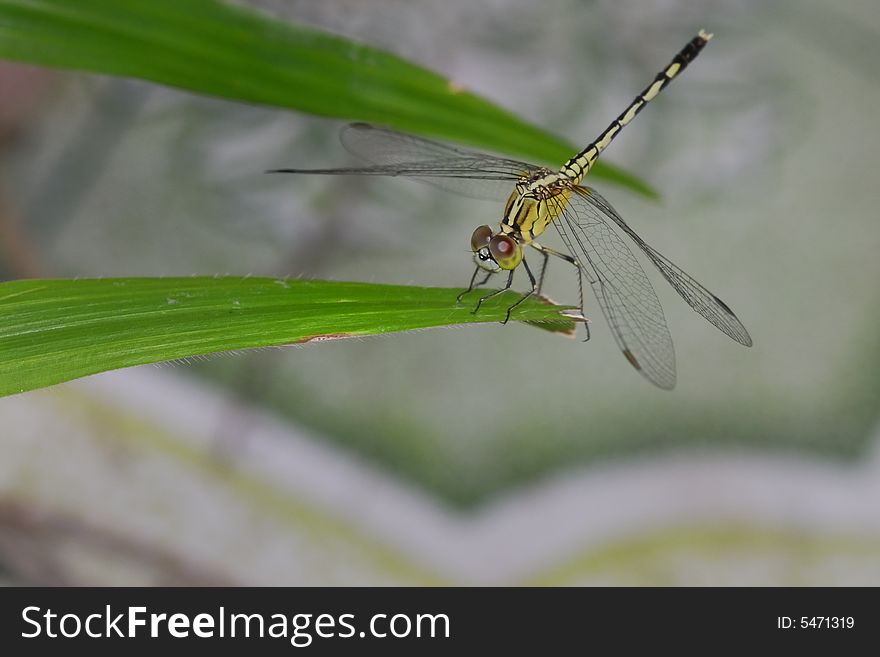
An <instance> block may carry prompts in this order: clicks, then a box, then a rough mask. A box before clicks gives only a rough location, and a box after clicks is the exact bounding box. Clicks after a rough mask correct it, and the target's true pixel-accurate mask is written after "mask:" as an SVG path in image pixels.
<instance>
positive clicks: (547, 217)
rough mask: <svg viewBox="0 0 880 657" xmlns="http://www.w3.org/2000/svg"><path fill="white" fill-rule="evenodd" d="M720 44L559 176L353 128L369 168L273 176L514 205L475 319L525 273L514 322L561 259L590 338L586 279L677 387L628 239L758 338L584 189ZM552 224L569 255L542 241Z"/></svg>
mask: <svg viewBox="0 0 880 657" xmlns="http://www.w3.org/2000/svg"><path fill="white" fill-rule="evenodd" d="M711 38H712V34H710V33H707V32H705V31H704V30H700V32H699V33H698V34H697V36H695V37H694V38H693V39H691V40H690V41H689V42H688V43H687V45H685V46H684V48H682V49H681V50H680V51H679V52H678V54H677V55H675V57H673V59H672V61H671V62H670V63H669V65H668V66H666V68H664V69H663V70H662V71H661V72H660V73H658V74H657V75H656V77H655V78H654V80H653V82H651V84H650V85H649V86H648V87H647V88H645V89H644V90H643V91H642V92H641V93H640V94H639V95H638V96H636V98H635V99H634V100H633V102H632V103H630V105H629V106H628V107H627V108H626V109H625V110H624V111H623V112H622V113H621V114H620V115H619V116H618V117H617V118H616V119H614V121H612V122H611V124H610V125H609V126H608V127H607V128H606V129H605V130H604V131H603V132H602V133H601V134H600V135H599V137H598V138H597V139H596V140H595V141H593V142H592V143H590V144H589V145H588V146H587V147H586V148H584V149H583V150H582V151H581V152H579V153H577V154H576V155H574V156H573V157H572V158H571V159H569V160H568V161H567V162H566V163H565V164H563V165H562V167H561V168H559V169H556V170H554V169H550V168H547V167H544V166H538V165H534V164H529V163H527V162H521V161H518V160H514V159H509V158H505V157H498V156H494V155H488V154H485V153H480V152H477V151H473V150H469V149H466V148H462V147H459V146H453V145H450V144H446V143H441V142H437V141H432V140H429V139H423V138H421V137H416V136H414V135H409V134H404V133H401V132H397V131H394V130H390V129H386V128H382V127H376V126H371V125H368V124H365V123H353V124H350V125H348V126H346V127H345V128H343V129H342V132H341V133H340V139H341V141H342V144H343V146H344V147H345V148H346V149H347V150H348V151H349V152H351V153H352V154H353V155H355V156H356V157H358V158H360V159H361V160H363V161H364V162H366V165H365V166H360V167H349V168H342V169H275V170H273V171H272V172H276V173H295V174H324V175H367V176H402V177H406V178H411V179H415V180H420V181H423V182H428V183H431V184H434V185H437V186H439V187H442V188H444V189H447V190H451V191H454V192H457V193H460V194H463V195H465V196H470V197H475V198H488V199H495V200H499V201H500V200H504V199H505V198H506V204H505V206H504V212H503V214H502V218H501V221H500V223H499V225H498V229H497V230H493V229H492V228H491V227H490V226H488V225H484V226H479V227H478V228H477V229H476V230H474V232H473V234H472V236H471V250H472V251H473V254H474V261H475V263H476V269H475V270H474V273H473V276H471V279H470V284H469V285H468V288H467V289H466V290H464V291H463V292H462V293H461V294H460V295H459V296H458V301H459V302H461V299H462V298H463V296H464V295H465V294H467V293H469V292H471V291H473V290H475V289H476V288H481V287H482V286H483V285H485V284H486V283H487V282H488V281H489V279H490V278H491V277H492V276H493V275H494V274H496V273H499V272H502V271H506V272H508V276H507V280H506V283H505V284H504V286H503V287H501V288H500V289H498V290H495V291H493V292H491V293H489V294H486V295H485V296H482V297H481V298H480V299H479V300H478V301H477V303H476V306H475V307H474V309H473V312H474V313H476V312H478V311H479V309H480V307H481V305H482V304H483V303H484V302H486V301H488V300H489V299H491V298H493V297H496V296H498V295H500V294H502V293H504V292H505V291H507V290H509V289H510V288H511V287H512V285H513V275H514V271H515V270H517V269H518V268H519V267H520V265H522V268H523V269H524V270H525V272H526V275H527V276H528V278H529V282H530V284H531V288H530V289H529V290H528V291H527V292H525V293H524V294H523V295H522V296H521V297H520V298H519V299H518V300H517V301H516V302H515V303H514V304H513V305H512V306H510V308H509V309H508V311H507V316H506V318H505V320H504V323H506V322H507V320H509V319H510V313H511V312H512V311H513V310H514V309H515V308H516V307H517V306H518V305H520V304H521V303H522V302H523V301H525V300H526V299H527V298H529V297H531V296H533V295H539V294H540V293H541V289H542V285H543V281H544V276H545V273H546V270H547V262H548V260H549V258H550V257H555V258H559V259H561V260H563V261H565V262H567V263H569V264H570V265H571V266H573V267H574V268H575V270H576V272H577V277H578V278H577V280H578V289H579V292H580V316H579V318H580V319H582V320H583V322H584V325H585V326H586V327H587V331H588V333H587V339H589V324H588V320H586V318H585V317H584V314H583V310H584V285H583V280H584V278H586V279H587V281H588V282H589V284H590V287H591V289H592V291H593V294H594V295H595V297H596V300H597V302H598V305H599V307H600V308H601V310H602V313H603V314H604V316H605V319H606V320H607V323H608V326H609V327H610V329H611V333H612V334H613V336H614V339H615V341H616V342H617V345H618V347H619V348H620V350H621V352H622V353H623V355H624V357H625V358H626V360H627V361H628V362H629V364H630V365H632V366H633V367H634V368H635V369H636V370H637V371H638V372H639V373H641V374H642V375H643V376H644V377H645V378H646V379H648V381H650V382H651V383H653V384H655V385H657V386H659V387H660V388H663V389H672V388H673V387H674V386H675V383H676V365H675V349H674V346H673V342H672V337H671V335H670V333H669V328H668V326H667V324H666V319H665V316H664V314H663V308H662V306H661V305H660V300H659V299H658V298H657V294H656V292H655V291H654V288H653V286H652V284H651V281H650V280H649V278H648V277H647V275H646V274H645V271H644V269H643V268H642V266H641V264H640V263H639V260H638V259H637V258H636V256H635V255H634V254H633V252H632V250H631V249H630V247H629V246H628V244H627V242H626V239H628V240H630V241H631V242H632V243H634V244H635V245H636V247H638V249H639V250H640V251H641V252H642V253H643V254H644V255H645V256H647V258H648V260H650V261H651V263H652V264H653V265H654V266H655V267H656V268H657V269H658V270H659V271H660V273H661V274H662V275H663V277H664V278H665V279H666V280H667V281H668V282H669V283H670V285H672V287H673V288H674V289H675V291H676V292H678V294H679V295H680V296H681V297H682V298H683V299H684V300H685V301H686V302H687V303H688V304H689V305H690V306H691V308H693V309H694V310H695V311H697V312H698V313H699V314H700V315H702V316H703V317H704V318H705V319H707V320H708V321H709V322H711V323H712V324H713V325H714V326H716V327H717V328H718V329H720V330H721V331H723V332H724V333H726V334H727V335H728V336H730V337H731V338H732V339H733V340H735V341H737V342H738V343H740V344H742V345H744V346H747V347H750V346H751V345H752V338H751V336H750V335H749V332H748V331H747V330H746V328H745V326H743V324H742V322H740V320H739V319H738V318H737V316H736V315H735V314H734V312H733V311H732V310H731V309H730V307H729V306H728V305H727V304H725V303H724V302H723V301H722V300H721V299H719V298H718V297H717V296H715V295H714V294H713V293H712V292H710V291H709V290H707V289H706V288H705V287H703V286H702V285H701V284H700V283H698V282H697V281H696V280H695V279H694V278H693V277H691V276H690V275H689V274H687V273H686V272H685V271H684V270H682V269H681V268H680V267H679V266H678V265H676V264H675V263H673V262H672V261H671V260H670V259H669V258H667V257H666V256H664V255H663V254H661V253H660V252H659V251H657V250H656V249H655V248H653V247H652V246H650V245H649V244H648V243H647V242H645V241H644V240H643V239H642V238H641V237H639V235H638V234H637V233H636V232H635V231H634V230H633V229H632V228H631V227H630V226H629V225H628V224H627V223H626V222H625V221H624V220H623V218H622V217H621V216H620V215H619V214H618V213H617V211H616V210H615V209H614V208H613V207H612V205H611V204H610V203H609V202H608V201H607V200H605V198H604V197H603V196H602V195H600V194H599V192H597V191H596V190H595V189H593V188H592V187H589V186H587V185H583V184H581V183H582V181H583V179H584V178H585V177H586V175H587V174H588V173H589V171H590V169H591V168H592V167H593V165H594V164H595V163H596V161H597V159H598V158H599V155H600V154H601V153H602V152H603V151H604V150H605V149H606V148H607V147H608V145H609V144H610V143H611V142H612V140H613V139H614V138H615V137H616V136H617V135H618V134H619V133H620V131H621V130H622V129H623V128H624V127H625V126H626V125H627V124H628V123H629V122H630V121H632V120H633V119H634V118H635V116H636V115H637V114H638V113H639V112H641V111H642V109H644V107H645V106H646V105H647V104H648V103H650V102H651V101H652V100H653V99H654V98H655V97H656V96H657V95H658V94H659V93H660V92H661V91H662V90H663V89H664V88H665V87H666V85H668V84H669V83H670V82H671V81H672V80H673V78H675V77H676V76H677V75H678V74H680V73H681V72H682V71H683V70H684V69H685V68H686V67H687V66H688V64H689V63H690V62H691V61H693V60H694V58H695V57H696V56H697V55H698V54H699V53H700V51H702V49H703V47H704V46H705V45H706V44H707V43H708V42H709V40H710V39H711ZM511 187H512V189H511ZM551 225H552V226H553V227H554V228H555V229H556V232H557V233H558V234H559V237H560V238H561V240H562V243H563V244H564V245H565V247H566V251H562V250H556V249H552V248H550V247H548V246H545V245H543V244H540V243H539V242H537V241H536V238H538V237H539V236H540V235H542V234H543V233H544V231H545V230H546V229H547V227H548V226H551ZM625 238H626V239H625ZM527 247H529V248H531V249H533V250H534V252H536V253H537V254H538V255H539V256H540V257H541V258H542V261H541V268H540V270H539V271H538V275H537V276H536V275H535V273H534V272H533V271H532V268H531V266H530V265H529V264H528V262H527V260H526V257H525V251H526V248H527ZM530 253H531V252H530ZM481 273H482V274H483V276H482V278H481ZM478 279H479V280H478Z"/></svg>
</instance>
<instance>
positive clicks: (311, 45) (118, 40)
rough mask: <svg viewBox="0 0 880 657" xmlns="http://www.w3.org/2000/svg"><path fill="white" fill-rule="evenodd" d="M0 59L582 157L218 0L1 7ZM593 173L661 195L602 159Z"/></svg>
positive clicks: (486, 107) (0, 1)
mask: <svg viewBox="0 0 880 657" xmlns="http://www.w3.org/2000/svg"><path fill="white" fill-rule="evenodd" d="M0 57H4V58H7V59H14V60H20V61H25V62H29V63H31V64H38V65H42V66H52V67H58V68H68V69H77V70H84V71H92V72H95V73H109V74H112V75H122V76H128V77H136V78H143V79H145V80H152V81H154V82H159V83H161V84H166V85H170V86H174V87H180V88H182V89H187V90H190V91H195V92H199V93H204V94H210V95H213V96H222V97H224V98H231V99H234V100H241V101H249V102H253V103H260V104H264V105H273V106H277V107H289V108H292V109H296V110H299V111H302V112H308V113H311V114H318V115H321V116H330V117H338V118H344V119H357V120H361V121H370V122H373V123H378V124H382V125H386V126H390V127H394V128H397V129H399V130H404V131H407V132H413V133H420V134H426V135H433V136H436V137H441V138H444V139H450V140H453V141H458V142H462V143H467V144H470V145H473V146H478V147H481V148H486V149H490V150H494V151H498V152H504V153H509V154H515V155H518V156H521V157H524V158H527V159H529V160H534V161H535V162H540V163H547V164H553V165H559V164H561V163H562V162H564V161H565V160H566V159H568V158H569V157H570V156H571V155H572V154H573V153H574V152H576V151H577V150H579V149H578V147H576V146H573V145H571V144H569V143H567V142H565V141H564V140H562V139H560V138H559V137H556V136H554V135H552V134H550V133H548V132H546V131H544V130H541V129H539V128H536V127H534V126H532V125H530V124H528V123H526V122H524V121H522V120H520V119H518V118H517V117H516V116H514V115H513V114H511V113H510V112H508V111H506V110H503V109H501V108H499V107H498V106H496V105H494V104H493V103H491V102H489V101H488V100H486V99H484V98H481V97H480V96H477V95H476V94H473V93H470V92H467V91H464V90H462V89H461V88H460V87H458V86H457V85H455V84H454V83H452V82H451V81H450V80H448V79H446V78H444V77H442V76H440V75H437V74H435V73H432V72H431V71H428V70H426V69H424V68H421V67H419V66H416V65H414V64H411V63H409V62H407V61H405V60H403V59H401V58H400V57H397V56H395V55H392V54H390V53H388V52H385V51H382V50H379V49H377V48H372V47H369V46H366V45H363V44H360V43H357V42H354V41H351V40H350V39H346V38H343V37H340V36H336V35H332V34H328V33H326V32H321V31H319V30H315V29H312V28H307V27H304V26H301V25H294V24H290V23H285V22H281V21H277V20H272V19H271V18H269V17H266V16H263V15H261V14H258V13H255V12H253V11H249V10H247V9H244V8H241V7H236V6H234V5H231V4H226V3H223V2H219V1H217V0H185V1H184V0H124V1H120V0H74V1H72V0H0ZM590 175H591V176H594V177H599V178H605V179H607V180H609V181H612V182H615V183H618V184H620V185H623V186H625V187H628V188H630V189H631V190H633V191H636V192H638V193H640V194H643V195H646V196H656V194H655V192H654V191H653V190H652V189H651V188H650V187H649V186H648V185H646V184H645V183H643V182H642V181H640V180H639V179H637V178H635V177H634V176H632V175H631V174H629V173H626V172H624V171H622V170H620V169H618V168H616V167H612V166H611V165H608V164H605V163H602V162H600V163H599V164H597V166H596V168H595V169H594V170H593V172H591V174H590Z"/></svg>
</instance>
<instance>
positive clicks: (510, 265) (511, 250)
mask: <svg viewBox="0 0 880 657" xmlns="http://www.w3.org/2000/svg"><path fill="white" fill-rule="evenodd" d="M489 253H491V254H492V258H493V259H494V260H495V262H497V263H498V266H499V267H501V268H502V269H516V268H517V266H518V265H519V263H520V262H522V257H523V256H522V249H521V248H520V246H519V243H517V241H516V240H514V239H513V238H512V237H509V236H507V235H500V234H499V235H495V236H493V237H492V239H490V240H489Z"/></svg>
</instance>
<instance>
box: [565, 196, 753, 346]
mask: <svg viewBox="0 0 880 657" xmlns="http://www.w3.org/2000/svg"><path fill="white" fill-rule="evenodd" d="M577 196H578V198H581V199H583V203H585V204H586V205H588V206H590V207H592V208H594V211H595V212H598V213H600V214H601V215H604V216H606V217H608V218H610V219H611V220H612V221H613V222H614V223H616V224H617V225H618V226H619V227H620V229H621V230H622V231H624V232H625V233H626V234H627V235H629V236H630V238H632V240H633V242H635V243H636V245H637V246H638V247H639V248H640V249H641V250H642V251H643V252H644V254H645V255H646V256H648V258H649V259H650V260H651V262H653V263H654V265H655V266H656V267H657V269H659V270H660V273H661V274H663V276H664V278H666V280H667V281H669V284H670V285H672V287H674V288H675V291H676V292H678V293H679V295H681V298H682V299H684V300H685V301H686V302H687V303H688V305H689V306H690V307H691V308H693V309H694V310H696V311H697V312H698V313H700V314H701V315H702V316H703V317H705V318H706V319H707V320H709V321H710V322H711V323H712V324H714V325H715V326H716V327H717V328H718V329H719V330H721V331H723V332H724V333H726V334H727V335H729V336H730V337H731V338H732V339H734V340H736V341H737V342H739V343H740V344H742V345H745V346H746V347H751V346H752V337H751V336H750V335H749V332H748V331H747V330H746V327H745V326H743V324H742V322H741V321H739V318H738V317H737V316H736V315H735V314H734V312H733V311H732V310H731V309H730V308H729V307H728V305H727V304H726V303H724V302H723V301H722V300H721V299H719V298H718V297H716V296H715V295H714V294H712V293H711V292H710V291H709V290H707V289H706V288H705V287H703V286H702V285H700V284H699V283H698V282H697V281H696V280H694V278H693V277H692V276H690V275H689V274H688V273H687V272H685V271H684V270H683V269H682V268H681V267H679V266H678V265H676V264H675V263H674V262H672V261H671V260H670V259H669V258H667V257H666V256H664V255H663V254H662V253H660V252H659V251H657V250H656V249H654V248H653V247H652V246H650V245H649V244H647V243H646V242H645V241H644V240H643V239H642V238H641V237H639V236H638V235H637V234H636V232H635V231H634V230H633V229H632V228H630V227H629V226H628V225H627V223H626V222H625V221H624V220H623V219H622V218H621V216H620V215H619V214H617V212H616V211H615V210H614V208H613V207H611V204H610V203H608V201H606V200H605V199H604V198H602V196H601V195H600V194H599V193H598V192H597V191H596V190H594V189H591V188H589V187H580V188H578V194H577Z"/></svg>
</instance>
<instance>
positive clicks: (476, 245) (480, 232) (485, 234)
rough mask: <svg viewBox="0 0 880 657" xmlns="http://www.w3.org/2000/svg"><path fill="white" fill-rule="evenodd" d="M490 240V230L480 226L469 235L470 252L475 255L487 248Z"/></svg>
mask: <svg viewBox="0 0 880 657" xmlns="http://www.w3.org/2000/svg"><path fill="white" fill-rule="evenodd" d="M490 239H492V229H491V228H489V227H488V226H480V227H479V228H477V229H476V230H475V231H474V234H473V235H471V250H472V251H473V252H474V253H476V252H477V251H479V250H480V249H483V248H486V247H487V246H489V240H490Z"/></svg>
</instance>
